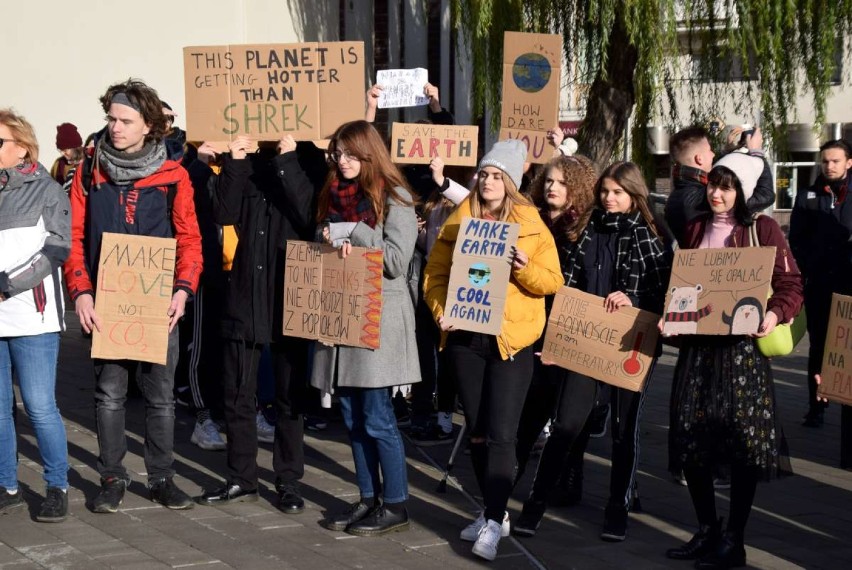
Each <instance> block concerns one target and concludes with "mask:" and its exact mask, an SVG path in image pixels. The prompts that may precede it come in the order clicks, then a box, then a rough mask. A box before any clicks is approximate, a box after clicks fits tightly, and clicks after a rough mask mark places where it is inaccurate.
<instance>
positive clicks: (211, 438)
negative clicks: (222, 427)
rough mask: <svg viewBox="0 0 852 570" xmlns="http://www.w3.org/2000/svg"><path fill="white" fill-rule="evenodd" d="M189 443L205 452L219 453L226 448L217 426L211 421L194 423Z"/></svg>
mask: <svg viewBox="0 0 852 570" xmlns="http://www.w3.org/2000/svg"><path fill="white" fill-rule="evenodd" d="M189 441H191V442H192V443H194V444H195V445H197V446H198V447H200V448H201V449H206V450H207V451H221V450H223V449H225V448H226V447H227V445H225V440H224V439H222V435H221V434H220V433H219V426H217V425H216V422H214V421H213V420H210V419H207V420H204V421H203V422H195V429H194V430H192V437H190V438H189Z"/></svg>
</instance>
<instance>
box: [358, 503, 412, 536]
mask: <svg viewBox="0 0 852 570" xmlns="http://www.w3.org/2000/svg"><path fill="white" fill-rule="evenodd" d="M410 526H411V523H410V522H409V520H408V510H407V509H406V508H405V507H401V508H399V509H394V510H391V509H389V508H387V507H386V506H385V505H384V504H381V505H378V506H376V507H373V508H372V509H370V512H369V513H367V515H366V516H365V517H363V518H361V519H360V520H358V521H355V522H353V523H351V524H350V525H349V526H347V527H346V532H347V533H348V534H354V535H355V536H379V535H382V534H387V533H389V532H399V531H403V530H408V529H409V528H410Z"/></svg>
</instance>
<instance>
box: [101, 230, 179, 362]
mask: <svg viewBox="0 0 852 570" xmlns="http://www.w3.org/2000/svg"><path fill="white" fill-rule="evenodd" d="M176 243H177V242H176V241H175V240H174V239H172V238H155V237H147V236H133V235H127V234H112V233H105V234H103V237H102V239H101V258H100V262H99V263H98V283H97V285H96V292H95V312H96V313H97V314H98V316H99V317H100V318H101V330H100V332H98V331H97V330H95V331H94V332H93V333H92V358H104V359H109V360H139V361H142V362H152V363H154V364H166V356H167V354H168V348H169V315H168V312H169V306H170V305H171V302H172V293H173V291H172V289H173V285H174V275H175V251H176V250H175V248H176V245H175V244H176Z"/></svg>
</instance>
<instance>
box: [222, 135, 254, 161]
mask: <svg viewBox="0 0 852 570" xmlns="http://www.w3.org/2000/svg"><path fill="white" fill-rule="evenodd" d="M253 145H254V143H253V142H252V140H251V139H250V138H248V137H247V136H245V135H240V136H238V137H237V138H235V139H234V140H232V141H231V142H230V143H228V151H229V152H230V153H231V158H233V159H234V160H242V159H244V158H245V157H246V155H247V154H248V152H249V151H250V150H251V147H252V146H253Z"/></svg>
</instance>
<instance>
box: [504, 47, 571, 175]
mask: <svg viewBox="0 0 852 570" xmlns="http://www.w3.org/2000/svg"><path fill="white" fill-rule="evenodd" d="M561 76H562V36H560V35H559V34H525V33H521V32H506V33H505V34H504V35H503V109H502V112H501V113H500V140H503V139H520V140H522V141H524V143H525V144H526V145H527V149H528V152H527V160H528V161H529V162H537V163H542V164H543V163H546V162H547V161H549V160H550V158H551V156H552V155H553V148H552V147H550V146H548V143H547V131H548V130H549V129H553V128H557V123H558V120H559V88H560V83H561Z"/></svg>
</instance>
